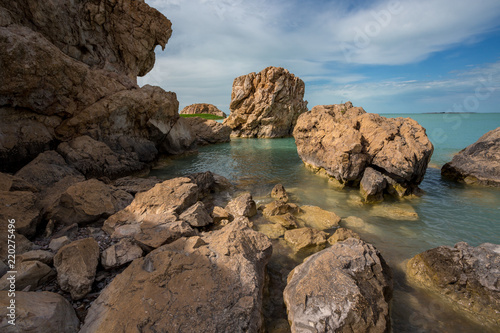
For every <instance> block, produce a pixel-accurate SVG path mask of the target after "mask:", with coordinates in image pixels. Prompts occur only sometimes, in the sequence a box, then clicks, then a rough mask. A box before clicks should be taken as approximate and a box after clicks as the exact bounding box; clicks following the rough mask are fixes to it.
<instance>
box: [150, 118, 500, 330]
mask: <svg viewBox="0 0 500 333" xmlns="http://www.w3.org/2000/svg"><path fill="white" fill-rule="evenodd" d="M386 116H390V117H394V116H403V117H411V118H413V119H415V120H417V121H418V122H419V123H420V124H421V125H422V126H424V127H425V128H426V129H427V133H428V135H429V138H430V139H431V141H432V142H433V144H434V148H435V151H434V155H433V158H432V161H431V165H430V167H429V169H428V171H427V174H426V177H425V180H424V181H423V183H422V184H421V188H422V189H423V190H424V191H425V195H424V196H422V197H420V198H414V199H407V200H402V201H394V202H384V203H383V204H379V205H374V206H372V205H364V204H362V203H361V198H360V196H359V194H358V191H357V190H355V189H343V190H339V189H336V188H335V187H333V186H331V185H330V183H329V182H328V180H327V179H325V178H322V177H320V176H317V175H315V174H313V173H312V172H311V171H309V170H308V169H306V168H305V167H304V165H303V164H302V161H301V160H300V158H299V157H298V155H297V151H296V147H295V142H294V140H293V138H287V139H272V140H266V139H233V140H232V141H231V142H230V143H227V144H219V145H212V146H207V147H202V148H200V149H199V152H198V153H197V154H192V155H186V156H182V157H174V158H169V159H166V160H163V161H162V162H161V164H160V165H159V167H158V168H157V169H154V170H153V171H152V172H151V175H154V176H159V177H161V178H172V177H177V176H182V175H185V174H189V173H194V172H201V171H207V170H210V171H212V172H215V173H218V174H220V175H222V176H225V177H226V178H228V179H229V180H231V181H232V182H233V183H234V184H236V185H238V186H239V187H240V188H241V189H242V190H249V191H251V193H252V194H253V196H254V198H255V199H256V201H258V202H266V201H268V200H269V198H268V197H267V195H268V193H269V192H270V190H271V189H272V187H273V186H274V185H275V184H277V183H281V184H283V185H284V186H285V188H286V189H287V191H288V192H289V193H290V194H291V196H292V199H293V200H294V201H295V202H297V203H299V204H309V205H317V206H320V207H322V208H324V209H327V210H331V211H334V212H336V213H337V214H338V215H339V216H341V217H342V218H343V221H342V222H341V225H343V226H346V227H348V228H350V229H352V230H354V231H356V232H358V233H359V234H360V235H361V236H362V238H363V239H364V240H366V241H368V242H370V243H372V244H374V245H375V246H376V247H377V249H379V251H380V252H381V253H382V255H383V256H384V258H385V259H386V261H387V262H388V263H389V265H390V266H391V268H392V269H393V273H394V277H395V292H394V300H393V307H392V319H393V330H394V332H479V331H485V329H484V328H481V327H478V326H477V325H476V324H474V323H472V322H470V321H469V320H468V319H466V318H464V317H462V316H461V315H460V314H458V313H455V312H454V311H453V310H451V309H450V308H449V307H448V306H446V305H443V304H441V303H440V300H439V299H438V298H435V297H434V296H432V295H427V294H426V293H425V292H424V291H421V290H415V289H413V288H412V287H410V286H408V285H407V284H406V282H405V273H404V271H405V268H404V267H405V263H406V261H407V260H408V259H410V258H411V257H413V256H414V255H415V254H417V253H420V252H422V251H425V250H427V249H430V248H433V247H436V246H439V245H454V244H455V243H457V242H459V241H465V242H468V243H469V244H472V245H474V246H475V245H479V244H481V243H484V242H492V243H499V242H500V189H498V188H486V187H474V186H466V185H463V184H457V183H453V182H449V181H446V180H443V179H441V176H440V170H439V168H440V167H441V166H442V165H443V164H444V163H446V162H447V161H449V160H451V158H452V156H453V154H455V153H457V152H458V151H459V150H461V149H463V148H465V147H466V146H468V145H469V144H471V143H474V142H475V141H476V140H477V139H478V138H479V137H480V136H482V135H483V134H484V133H486V132H487V131H489V130H492V129H494V128H496V127H498V126H500V114H454V115H443V114H415V115H386ZM277 245H278V246H279V244H277ZM276 251H280V249H279V248H277V249H276Z"/></svg>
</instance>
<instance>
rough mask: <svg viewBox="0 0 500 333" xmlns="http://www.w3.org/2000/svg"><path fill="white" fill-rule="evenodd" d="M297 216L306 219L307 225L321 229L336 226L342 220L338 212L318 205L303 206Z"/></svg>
mask: <svg viewBox="0 0 500 333" xmlns="http://www.w3.org/2000/svg"><path fill="white" fill-rule="evenodd" d="M297 217H298V218H299V219H301V220H302V221H304V223H305V225H306V226H308V227H311V228H316V229H319V230H326V229H332V228H336V227H338V226H339V222H340V217H339V216H338V215H337V214H335V213H334V212H330V211H327V210H324V209H322V208H320V207H317V206H301V207H300V213H299V214H298V215H297Z"/></svg>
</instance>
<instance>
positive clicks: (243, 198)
mask: <svg viewBox="0 0 500 333" xmlns="http://www.w3.org/2000/svg"><path fill="white" fill-rule="evenodd" d="M226 211H228V212H229V213H230V214H231V215H233V216H234V217H236V216H245V217H252V216H254V215H255V214H257V206H256V204H255V201H253V198H252V195H251V194H250V193H243V194H240V195H239V196H237V197H236V198H234V199H233V200H231V201H230V202H229V203H228V204H227V206H226Z"/></svg>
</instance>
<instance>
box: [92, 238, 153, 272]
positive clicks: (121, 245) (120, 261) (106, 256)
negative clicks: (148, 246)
mask: <svg viewBox="0 0 500 333" xmlns="http://www.w3.org/2000/svg"><path fill="white" fill-rule="evenodd" d="M142 253H143V251H142V249H141V248H140V247H139V246H138V245H136V244H135V243H134V242H133V241H131V240H130V239H127V238H125V239H122V240H120V242H118V243H117V244H114V245H112V246H110V247H108V248H107V249H106V250H105V251H104V252H103V253H102V255H101V264H102V266H103V267H104V269H111V268H116V267H120V266H122V265H125V264H127V263H129V262H131V261H133V260H134V259H137V258H140V257H142Z"/></svg>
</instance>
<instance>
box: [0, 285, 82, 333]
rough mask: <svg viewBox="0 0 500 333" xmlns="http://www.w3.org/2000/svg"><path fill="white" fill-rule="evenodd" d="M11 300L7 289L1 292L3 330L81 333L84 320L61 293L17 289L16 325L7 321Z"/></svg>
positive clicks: (1, 325) (17, 332)
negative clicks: (79, 318)
mask: <svg viewBox="0 0 500 333" xmlns="http://www.w3.org/2000/svg"><path fill="white" fill-rule="evenodd" d="M10 299H11V298H10V297H9V296H8V292H7V291H0V316H1V317H2V321H0V331H2V332H4V333H24V332H26V333H27V332H51V333H76V332H78V328H79V325H80V321H79V320H78V317H77V316H76V314H75V311H74V310H73V307H72V306H71V304H69V302H68V301H67V300H66V299H65V298H64V297H62V296H61V295H59V294H56V293H51V292H48V291H42V292H22V291H18V292H16V304H15V306H16V319H15V324H16V325H12V324H10V323H9V322H8V321H7V318H9V317H8V313H9V311H10V310H9V309H8V307H9V306H10V303H9V301H10Z"/></svg>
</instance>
